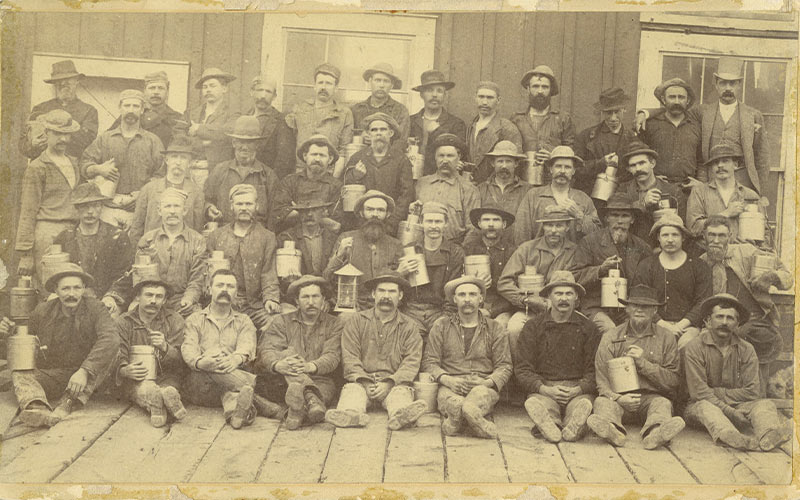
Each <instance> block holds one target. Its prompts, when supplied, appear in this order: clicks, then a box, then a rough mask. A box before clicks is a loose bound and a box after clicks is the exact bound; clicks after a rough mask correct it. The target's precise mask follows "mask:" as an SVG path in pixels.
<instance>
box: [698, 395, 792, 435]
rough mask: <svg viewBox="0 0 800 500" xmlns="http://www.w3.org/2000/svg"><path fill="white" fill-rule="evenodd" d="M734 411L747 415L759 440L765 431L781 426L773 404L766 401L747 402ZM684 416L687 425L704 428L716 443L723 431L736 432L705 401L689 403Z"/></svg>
mask: <svg viewBox="0 0 800 500" xmlns="http://www.w3.org/2000/svg"><path fill="white" fill-rule="evenodd" d="M736 409H737V410H741V411H743V412H745V413H746V414H747V418H748V419H749V420H750V424H751V425H752V426H753V431H754V433H755V436H756V437H757V438H758V439H759V440H760V439H761V438H762V437H764V434H766V433H767V431H770V430H776V429H778V428H779V427H780V426H781V418H780V416H779V415H778V410H777V408H775V403H773V402H772V401H770V400H768V399H757V400H755V401H748V402H746V403H742V404H740V405H738V406H736ZM684 415H685V416H686V420H687V421H688V422H689V423H691V424H694V425H702V426H703V427H705V428H706V430H707V431H708V433H709V434H711V438H712V439H713V440H714V441H717V440H718V439H719V437H720V435H721V434H722V433H723V432H725V431H736V430H737V429H736V426H734V425H733V423H732V422H731V421H730V420H729V419H728V417H726V416H725V414H724V413H722V410H721V409H720V408H719V407H718V406H716V405H714V404H713V403H710V402H709V401H706V400H701V401H695V402H693V403H690V404H689V406H687V407H686V412H685V413H684Z"/></svg>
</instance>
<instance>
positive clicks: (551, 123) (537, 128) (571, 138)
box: [509, 108, 575, 152]
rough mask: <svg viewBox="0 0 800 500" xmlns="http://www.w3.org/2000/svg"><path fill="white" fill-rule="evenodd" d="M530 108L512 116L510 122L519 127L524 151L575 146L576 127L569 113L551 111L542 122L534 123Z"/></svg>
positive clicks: (550, 149)
mask: <svg viewBox="0 0 800 500" xmlns="http://www.w3.org/2000/svg"><path fill="white" fill-rule="evenodd" d="M529 111H530V108H528V109H525V111H520V112H517V113H514V114H513V115H511V117H510V118H509V120H510V121H511V123H513V124H514V125H516V126H517V129H519V132H520V134H521V135H522V151H523V152H527V151H539V149H542V148H544V149H546V150H548V151H552V150H553V148H555V147H556V146H572V145H573V144H575V126H574V125H573V124H572V119H571V118H570V116H569V113H562V112H560V111H554V110H552V109H550V110H549V111H548V112H547V114H546V115H544V116H543V117H542V120H541V122H538V123H534V122H533V120H531V117H530V113H529Z"/></svg>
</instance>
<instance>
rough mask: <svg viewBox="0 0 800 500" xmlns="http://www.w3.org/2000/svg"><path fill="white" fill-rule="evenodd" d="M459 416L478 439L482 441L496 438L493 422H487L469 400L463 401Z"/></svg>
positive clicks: (481, 412)
mask: <svg viewBox="0 0 800 500" xmlns="http://www.w3.org/2000/svg"><path fill="white" fill-rule="evenodd" d="M461 414H462V415H463V416H464V420H466V421H467V423H468V424H469V426H470V427H471V428H472V430H473V431H475V434H477V435H478V437H481V438H484V439H495V438H496V437H497V426H495V425H494V422H492V421H490V420H487V419H486V417H485V416H484V413H483V411H481V409H480V408H479V407H478V406H477V405H475V404H473V403H472V402H471V401H469V399H467V400H466V401H464V404H463V405H462V406H461Z"/></svg>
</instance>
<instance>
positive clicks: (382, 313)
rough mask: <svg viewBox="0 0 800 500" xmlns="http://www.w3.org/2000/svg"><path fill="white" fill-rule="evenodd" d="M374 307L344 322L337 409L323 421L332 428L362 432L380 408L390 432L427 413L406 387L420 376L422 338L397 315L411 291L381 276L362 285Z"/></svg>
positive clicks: (389, 274) (395, 277) (394, 277)
mask: <svg viewBox="0 0 800 500" xmlns="http://www.w3.org/2000/svg"><path fill="white" fill-rule="evenodd" d="M364 285H365V287H366V288H367V289H368V290H370V291H371V293H372V298H373V300H374V301H375V307H373V308H372V309H368V310H366V311H359V312H356V313H352V314H350V315H348V316H347V317H346V318H344V319H343V327H342V365H343V367H344V379H345V380H346V381H347V383H346V384H345V385H344V387H342V393H341V394H340V396H339V404H338V406H337V407H336V409H333V410H328V412H327V413H326V414H325V421H326V422H328V423H331V424H333V425H335V426H336V427H364V426H366V425H367V422H368V420H369V417H368V416H367V407H368V406H369V405H371V404H380V405H381V406H383V407H384V408H385V409H386V411H387V412H388V413H389V422H388V427H389V429H391V430H393V431H396V430H399V429H401V428H403V427H406V426H408V425H412V424H414V423H415V422H416V421H417V419H419V417H421V416H422V415H423V414H424V413H425V412H426V411H427V408H428V407H427V405H426V404H425V401H422V400H418V401H414V389H413V388H412V387H411V383H412V382H413V381H414V379H415V378H416V376H417V372H419V365H420V360H421V359H422V336H420V331H419V324H418V323H417V322H416V321H414V320H413V319H412V318H410V317H409V316H406V315H405V314H403V313H401V312H400V311H399V310H398V305H399V304H400V301H401V300H402V299H403V296H404V295H405V294H406V293H408V289H409V288H410V285H409V284H408V281H406V280H405V278H403V277H402V276H401V275H400V274H398V273H396V272H393V271H385V272H383V273H381V274H379V275H378V276H376V277H375V278H373V279H371V280H369V281H367V282H366V283H365V284H364Z"/></svg>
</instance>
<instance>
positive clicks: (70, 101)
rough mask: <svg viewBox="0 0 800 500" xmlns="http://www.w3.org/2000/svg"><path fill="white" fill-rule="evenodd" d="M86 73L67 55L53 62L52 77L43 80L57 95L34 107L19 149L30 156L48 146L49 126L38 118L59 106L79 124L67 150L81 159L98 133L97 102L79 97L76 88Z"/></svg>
mask: <svg viewBox="0 0 800 500" xmlns="http://www.w3.org/2000/svg"><path fill="white" fill-rule="evenodd" d="M85 77H86V75H84V74H83V73H78V70H77V69H75V63H74V62H72V61H71V60H69V59H67V60H65V61H58V62H56V63H53V67H52V70H51V72H50V78H46V79H45V80H44V82H45V83H49V84H50V85H52V86H53V88H54V89H55V94H56V96H55V97H54V98H53V99H50V100H49V101H45V102H42V103H39V104H37V105H36V106H34V107H33V109H32V110H31V114H30V116H29V117H28V123H27V125H26V127H25V129H24V130H25V132H24V133H23V136H22V137H21V138H20V142H19V149H20V151H21V152H22V154H24V155H25V156H27V157H28V158H30V159H32V160H33V159H36V158H38V157H39V155H41V154H42V152H43V151H44V150H45V149H46V148H47V135H46V134H45V130H46V127H45V126H44V125H43V123H42V122H41V120H38V118H39V117H40V116H42V115H46V114H47V113H49V112H50V111H54V110H60V111H64V112H66V113H69V115H70V116H71V117H72V119H73V120H75V122H76V123H77V125H78V128H77V129H76V130H75V132H73V134H72V140H71V141H70V142H69V144H68V145H67V150H66V154H67V156H71V157H72V158H76V159H80V157H81V155H82V154H83V150H84V149H86V146H88V145H89V144H91V143H92V141H94V139H95V137H97V129H98V125H97V110H96V109H95V108H94V106H92V105H90V104H86V103H85V102H83V101H81V100H80V99H78V95H77V94H76V90H77V89H78V83H80V81H81V80H82V79H83V78H85Z"/></svg>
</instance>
